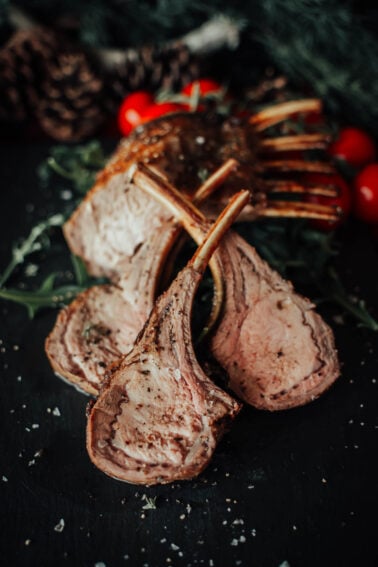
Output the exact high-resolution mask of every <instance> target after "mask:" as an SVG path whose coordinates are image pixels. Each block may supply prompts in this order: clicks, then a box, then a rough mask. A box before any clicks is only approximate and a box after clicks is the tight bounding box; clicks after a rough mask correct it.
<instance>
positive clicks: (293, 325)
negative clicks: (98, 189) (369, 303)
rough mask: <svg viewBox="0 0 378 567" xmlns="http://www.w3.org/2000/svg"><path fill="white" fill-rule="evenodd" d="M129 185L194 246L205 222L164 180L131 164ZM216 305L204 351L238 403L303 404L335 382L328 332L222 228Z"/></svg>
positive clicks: (309, 305) (301, 299)
mask: <svg viewBox="0 0 378 567" xmlns="http://www.w3.org/2000/svg"><path fill="white" fill-rule="evenodd" d="M133 179H134V182H135V183H136V184H137V185H138V186H139V187H140V188H141V189H143V190H145V191H147V192H148V193H149V194H150V195H151V196H154V197H155V198H157V199H158V200H159V201H160V203H162V204H165V206H166V207H167V209H169V210H170V211H171V212H172V213H173V214H177V216H178V217H180V219H181V222H182V223H183V225H184V226H185V228H186V230H187V231H188V232H189V233H190V234H191V236H192V237H193V238H194V239H195V240H196V241H197V242H201V241H202V240H203V238H204V237H205V234H206V231H207V228H206V227H207V222H206V220H205V219H204V217H203V215H202V214H201V213H200V212H199V211H198V210H196V209H195V207H194V206H193V204H191V203H189V202H187V201H186V200H185V198H184V197H183V196H182V195H181V193H179V192H178V191H177V190H176V189H175V188H174V187H172V186H171V185H170V184H169V183H168V182H167V181H165V180H163V179H162V178H161V177H159V176H157V175H156V174H155V173H154V172H152V171H151V170H149V169H148V168H147V167H146V166H144V165H142V164H141V165H139V166H138V168H137V170H136V172H135V174H134V177H133ZM211 266H212V269H213V274H214V275H215V282H216V285H217V287H218V288H219V287H220V290H219V291H218V293H215V295H214V298H215V301H221V302H222V309H221V312H220V317H219V320H218V324H217V326H216V327H215V329H214V330H213V332H212V333H211V337H210V342H209V346H210V349H211V352H212V355H213V356H214V358H215V359H216V360H217V361H218V362H219V363H220V365H221V366H222V367H223V368H224V369H225V370H226V371H227V374H228V379H229V382H228V386H229V387H230V388H231V389H232V390H233V391H234V392H235V393H236V394H237V395H238V396H239V397H240V398H241V399H242V400H243V401H245V402H247V403H249V404H251V405H253V406H255V407H257V408H260V409H267V410H280V409H288V408H291V407H294V406H299V405H303V404H306V403H308V402H310V401H311V400H313V399H315V398H317V397H318V396H319V395H320V394H321V393H322V392H324V391H325V390H326V389H327V388H328V387H329V386H330V385H331V384H332V383H333V382H334V381H335V380H336V378H337V377H338V375H339V363H338V357H337V351H336V349H335V343H334V337H333V333H332V331H331V329H330V327H329V326H328V325H327V324H326V323H325V321H324V320H323V319H322V318H321V317H320V315H319V314H317V313H316V311H315V310H314V305H313V304H312V303H311V302H310V301H309V300H308V299H306V298H304V297H302V296H301V295H299V294H298V293H296V292H295V290H294V289H293V286H292V284H291V283H290V282H288V281H286V280H284V279H283V278H282V277H281V276H280V275H279V274H278V273H277V272H275V271H274V270H272V268H270V267H269V265H268V264H267V263H266V262H265V261H263V260H262V259H261V258H260V256H259V255H258V254H257V252H256V250H255V249H254V248H253V247H252V246H250V245H249V244H248V243H247V242H246V241H245V240H244V239H243V238H242V237H241V236H239V235H238V234H236V233H235V232H233V231H231V230H230V231H228V232H227V234H226V235H225V236H224V238H223V239H222V242H221V243H220V245H219V247H218V249H217V250H216V251H215V253H214V256H213V260H212V264H211Z"/></svg>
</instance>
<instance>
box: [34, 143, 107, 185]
mask: <svg viewBox="0 0 378 567" xmlns="http://www.w3.org/2000/svg"><path fill="white" fill-rule="evenodd" d="M105 162H106V157H105V154H104V152H103V150H102V148H101V145H100V144H99V142H98V141H97V140H93V141H91V142H89V143H88V144H84V145H80V146H75V147H71V146H63V145H62V146H54V147H52V148H51V150H50V155H49V156H48V158H47V159H46V160H44V161H43V162H42V163H41V165H40V166H39V168H38V176H39V179H40V181H41V183H42V184H44V185H47V184H48V183H49V182H50V181H51V180H52V178H53V177H54V175H55V176H57V175H58V176H59V177H61V178H63V179H66V180H67V181H69V182H70V186H71V188H72V189H74V190H75V191H76V192H77V193H79V194H80V195H84V194H85V193H86V192H87V191H88V189H89V188H90V187H91V186H92V185H93V183H94V181H95V176H96V173H97V171H98V170H99V169H101V168H102V167H104V165H105Z"/></svg>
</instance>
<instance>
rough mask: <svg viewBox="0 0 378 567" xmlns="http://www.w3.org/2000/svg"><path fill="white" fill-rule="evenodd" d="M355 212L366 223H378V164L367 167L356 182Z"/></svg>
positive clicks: (354, 195)
mask: <svg viewBox="0 0 378 567" xmlns="http://www.w3.org/2000/svg"><path fill="white" fill-rule="evenodd" d="M353 211H354V214H355V216H356V217H357V218H358V219H360V220H362V221H364V222H366V223H372V224H374V223H378V163H371V164H370V165H367V166H366V167H365V168H364V169H363V170H362V171H360V173H359V174H358V175H357V176H356V178H355V180H354V194H353Z"/></svg>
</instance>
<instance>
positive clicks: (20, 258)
mask: <svg viewBox="0 0 378 567" xmlns="http://www.w3.org/2000/svg"><path fill="white" fill-rule="evenodd" d="M63 222H64V216H63V215H61V214H56V215H53V216H52V217H49V218H48V219H46V220H43V221H41V222H39V223H38V224H37V225H35V226H34V227H33V228H32V229H31V231H30V234H29V236H28V237H27V238H25V240H23V241H22V242H21V244H19V245H15V246H13V249H12V259H11V261H10V262H9V264H8V266H7V267H6V268H5V270H4V271H3V273H2V274H1V275H0V288H2V287H3V286H4V284H5V283H6V282H7V281H8V279H9V278H10V276H11V275H12V273H13V272H14V270H15V268H16V267H17V266H18V265H19V264H22V263H23V262H24V261H25V258H26V256H28V255H29V254H32V253H33V252H37V251H39V250H41V249H42V248H43V246H46V242H45V243H44V244H43V243H42V242H41V238H42V237H43V236H46V232H47V231H48V229H50V228H51V227H53V226H62V224H63Z"/></svg>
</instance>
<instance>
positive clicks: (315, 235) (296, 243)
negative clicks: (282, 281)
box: [239, 219, 378, 331]
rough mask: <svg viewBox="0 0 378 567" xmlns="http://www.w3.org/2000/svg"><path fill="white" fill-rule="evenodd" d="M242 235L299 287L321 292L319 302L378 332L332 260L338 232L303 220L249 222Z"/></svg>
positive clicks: (362, 303)
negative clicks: (333, 266) (319, 227)
mask: <svg viewBox="0 0 378 567" xmlns="http://www.w3.org/2000/svg"><path fill="white" fill-rule="evenodd" d="M239 230H240V232H241V233H242V235H243V236H244V237H245V238H246V239H247V240H248V241H249V242H251V243H252V244H253V245H254V246H255V247H256V248H257V250H258V251H259V253H260V254H261V256H263V257H264V258H265V259H266V260H267V262H268V263H269V264H270V266H272V267H273V268H275V269H276V270H277V271H278V272H280V273H281V274H282V275H283V276H284V277H286V278H288V279H291V280H292V281H294V283H295V285H296V286H301V287H303V288H306V289H307V288H308V287H310V288H311V295H312V294H313V293H314V292H317V293H318V294H319V297H318V300H317V303H325V302H328V303H332V304H334V305H337V306H339V307H341V308H342V309H343V311H345V312H346V313H348V314H349V315H350V316H352V317H353V318H354V320H355V321H357V322H358V323H359V324H360V325H361V326H364V327H366V328H368V329H370V330H372V331H378V321H377V320H376V319H374V317H373V316H372V315H371V314H370V313H369V311H368V309H367V308H366V305H365V303H364V301H363V300H361V299H358V298H355V297H352V296H351V295H349V294H348V293H347V291H346V290H345V288H344V286H343V285H342V283H341V281H340V277H339V275H338V274H337V272H336V271H335V270H334V269H333V268H332V266H331V263H332V261H333V260H334V258H335V256H336V255H337V254H338V245H337V242H336V236H335V233H323V232H319V231H317V230H313V229H311V228H309V227H308V226H307V223H306V221H303V220H294V219H290V220H286V221H285V220H282V219H281V220H280V221H274V220H269V221H267V222H256V223H245V224H244V225H242V226H241V227H240V229H239Z"/></svg>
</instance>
